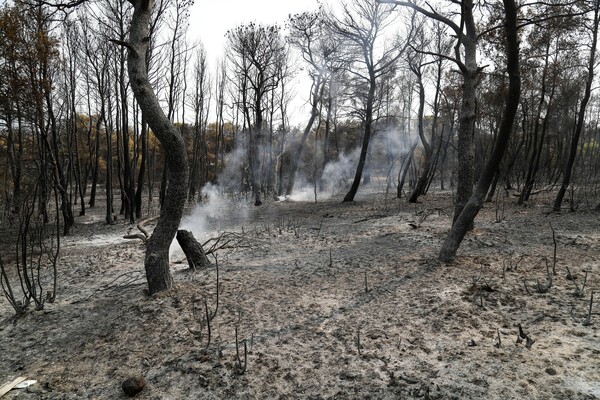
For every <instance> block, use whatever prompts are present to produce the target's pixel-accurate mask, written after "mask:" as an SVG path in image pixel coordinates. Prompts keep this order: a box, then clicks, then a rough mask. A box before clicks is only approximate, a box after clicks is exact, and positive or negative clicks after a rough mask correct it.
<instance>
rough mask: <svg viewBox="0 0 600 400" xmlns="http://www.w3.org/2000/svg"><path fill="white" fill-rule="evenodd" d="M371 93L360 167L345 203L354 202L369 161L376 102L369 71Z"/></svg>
mask: <svg viewBox="0 0 600 400" xmlns="http://www.w3.org/2000/svg"><path fill="white" fill-rule="evenodd" d="M369 78H370V79H369V93H368V95H367V107H366V110H365V111H366V112H365V132H364V135H363V140H362V147H361V149H360V158H359V159H358V166H357V167H356V173H355V175H354V180H353V181H352V186H351V187H350V190H349V191H348V193H347V194H346V196H345V197H344V202H349V201H354V196H356V192H357V191H358V185H359V184H360V180H361V178H362V173H363V169H364V167H365V162H366V160H367V152H368V150H369V141H370V140H371V125H372V123H373V102H374V100H375V73H374V71H372V70H371V71H369Z"/></svg>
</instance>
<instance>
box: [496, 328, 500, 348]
mask: <svg viewBox="0 0 600 400" xmlns="http://www.w3.org/2000/svg"><path fill="white" fill-rule="evenodd" d="M496 334H497V335H498V341H497V342H496V343H494V346H495V347H496V348H500V346H502V339H501V338H500V329H499V328H496Z"/></svg>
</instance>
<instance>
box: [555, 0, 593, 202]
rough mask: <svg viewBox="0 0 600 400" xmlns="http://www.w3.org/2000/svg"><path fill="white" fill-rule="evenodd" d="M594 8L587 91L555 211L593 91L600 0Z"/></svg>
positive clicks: (565, 189) (567, 176)
mask: <svg viewBox="0 0 600 400" xmlns="http://www.w3.org/2000/svg"><path fill="white" fill-rule="evenodd" d="M595 4H596V5H595V8H594V25H593V31H592V44H591V48H590V59H589V63H588V76H587V80H586V83H585V93H584V95H583V99H582V100H581V104H580V106H579V115H578V117H577V127H576V128H575V132H573V138H572V139H571V149H570V151H569V159H568V160H567V164H566V166H565V171H564V174H563V181H562V185H561V186H560V189H559V191H558V194H557V195H556V199H555V200H554V211H560V208H561V206H562V201H563V198H564V197H565V193H566V192H567V188H568V187H569V185H570V184H571V175H572V173H573V165H574V164H575V157H577V148H578V147H579V138H580V137H581V132H582V131H583V125H584V123H585V109H586V108H587V105H588V102H589V100H590V95H591V93H592V83H593V82H594V67H595V63H596V46H597V43H598V25H599V11H600V2H598V1H596V2H595Z"/></svg>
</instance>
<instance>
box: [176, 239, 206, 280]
mask: <svg viewBox="0 0 600 400" xmlns="http://www.w3.org/2000/svg"><path fill="white" fill-rule="evenodd" d="M177 242H179V245H180V246H181V249H182V250H183V253H184V254H185V257H186V258H187V261H188V264H189V266H190V269H191V270H194V271H196V270H198V269H204V268H208V267H210V265H211V264H210V261H209V260H208V257H206V253H205V252H204V249H203V248H202V245H201V244H200V243H198V241H197V240H196V239H195V238H194V235H193V234H192V232H190V231H186V230H183V229H180V230H178V231H177Z"/></svg>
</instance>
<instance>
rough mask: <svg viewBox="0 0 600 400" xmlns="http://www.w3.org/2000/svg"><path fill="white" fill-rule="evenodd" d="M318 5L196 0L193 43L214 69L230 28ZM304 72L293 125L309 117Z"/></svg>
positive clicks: (281, 18) (292, 107)
mask: <svg viewBox="0 0 600 400" xmlns="http://www.w3.org/2000/svg"><path fill="white" fill-rule="evenodd" d="M0 1H1V0H0ZM318 7H319V4H318V1H317V0H195V2H194V5H193V6H192V9H191V12H190V20H189V24H190V25H189V38H190V39H191V40H192V42H194V41H196V40H200V41H201V42H202V44H203V45H204V47H205V49H206V55H207V58H208V61H209V64H210V68H211V71H214V69H215V66H216V65H217V60H218V59H221V58H222V57H223V56H224V47H225V44H226V39H225V33H227V31H228V30H229V29H232V28H235V27H236V26H238V25H239V24H242V23H248V22H257V23H262V24H275V23H277V24H279V25H280V26H282V27H283V26H284V25H285V22H286V20H287V18H288V15H290V14H296V13H300V12H304V11H316V10H317V9H318ZM211 73H212V72H211ZM304 75H305V74H303V73H302V72H299V73H298V74H297V76H296V77H295V79H294V80H293V82H292V85H293V88H292V90H293V93H295V94H296V96H295V99H294V100H293V101H292V103H291V104H289V108H288V113H289V115H288V117H289V119H290V122H291V124H292V125H301V124H302V123H303V122H304V120H305V119H307V116H306V114H307V112H308V111H306V109H307V105H306V104H307V101H308V97H309V92H310V80H309V78H308V76H304Z"/></svg>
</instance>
